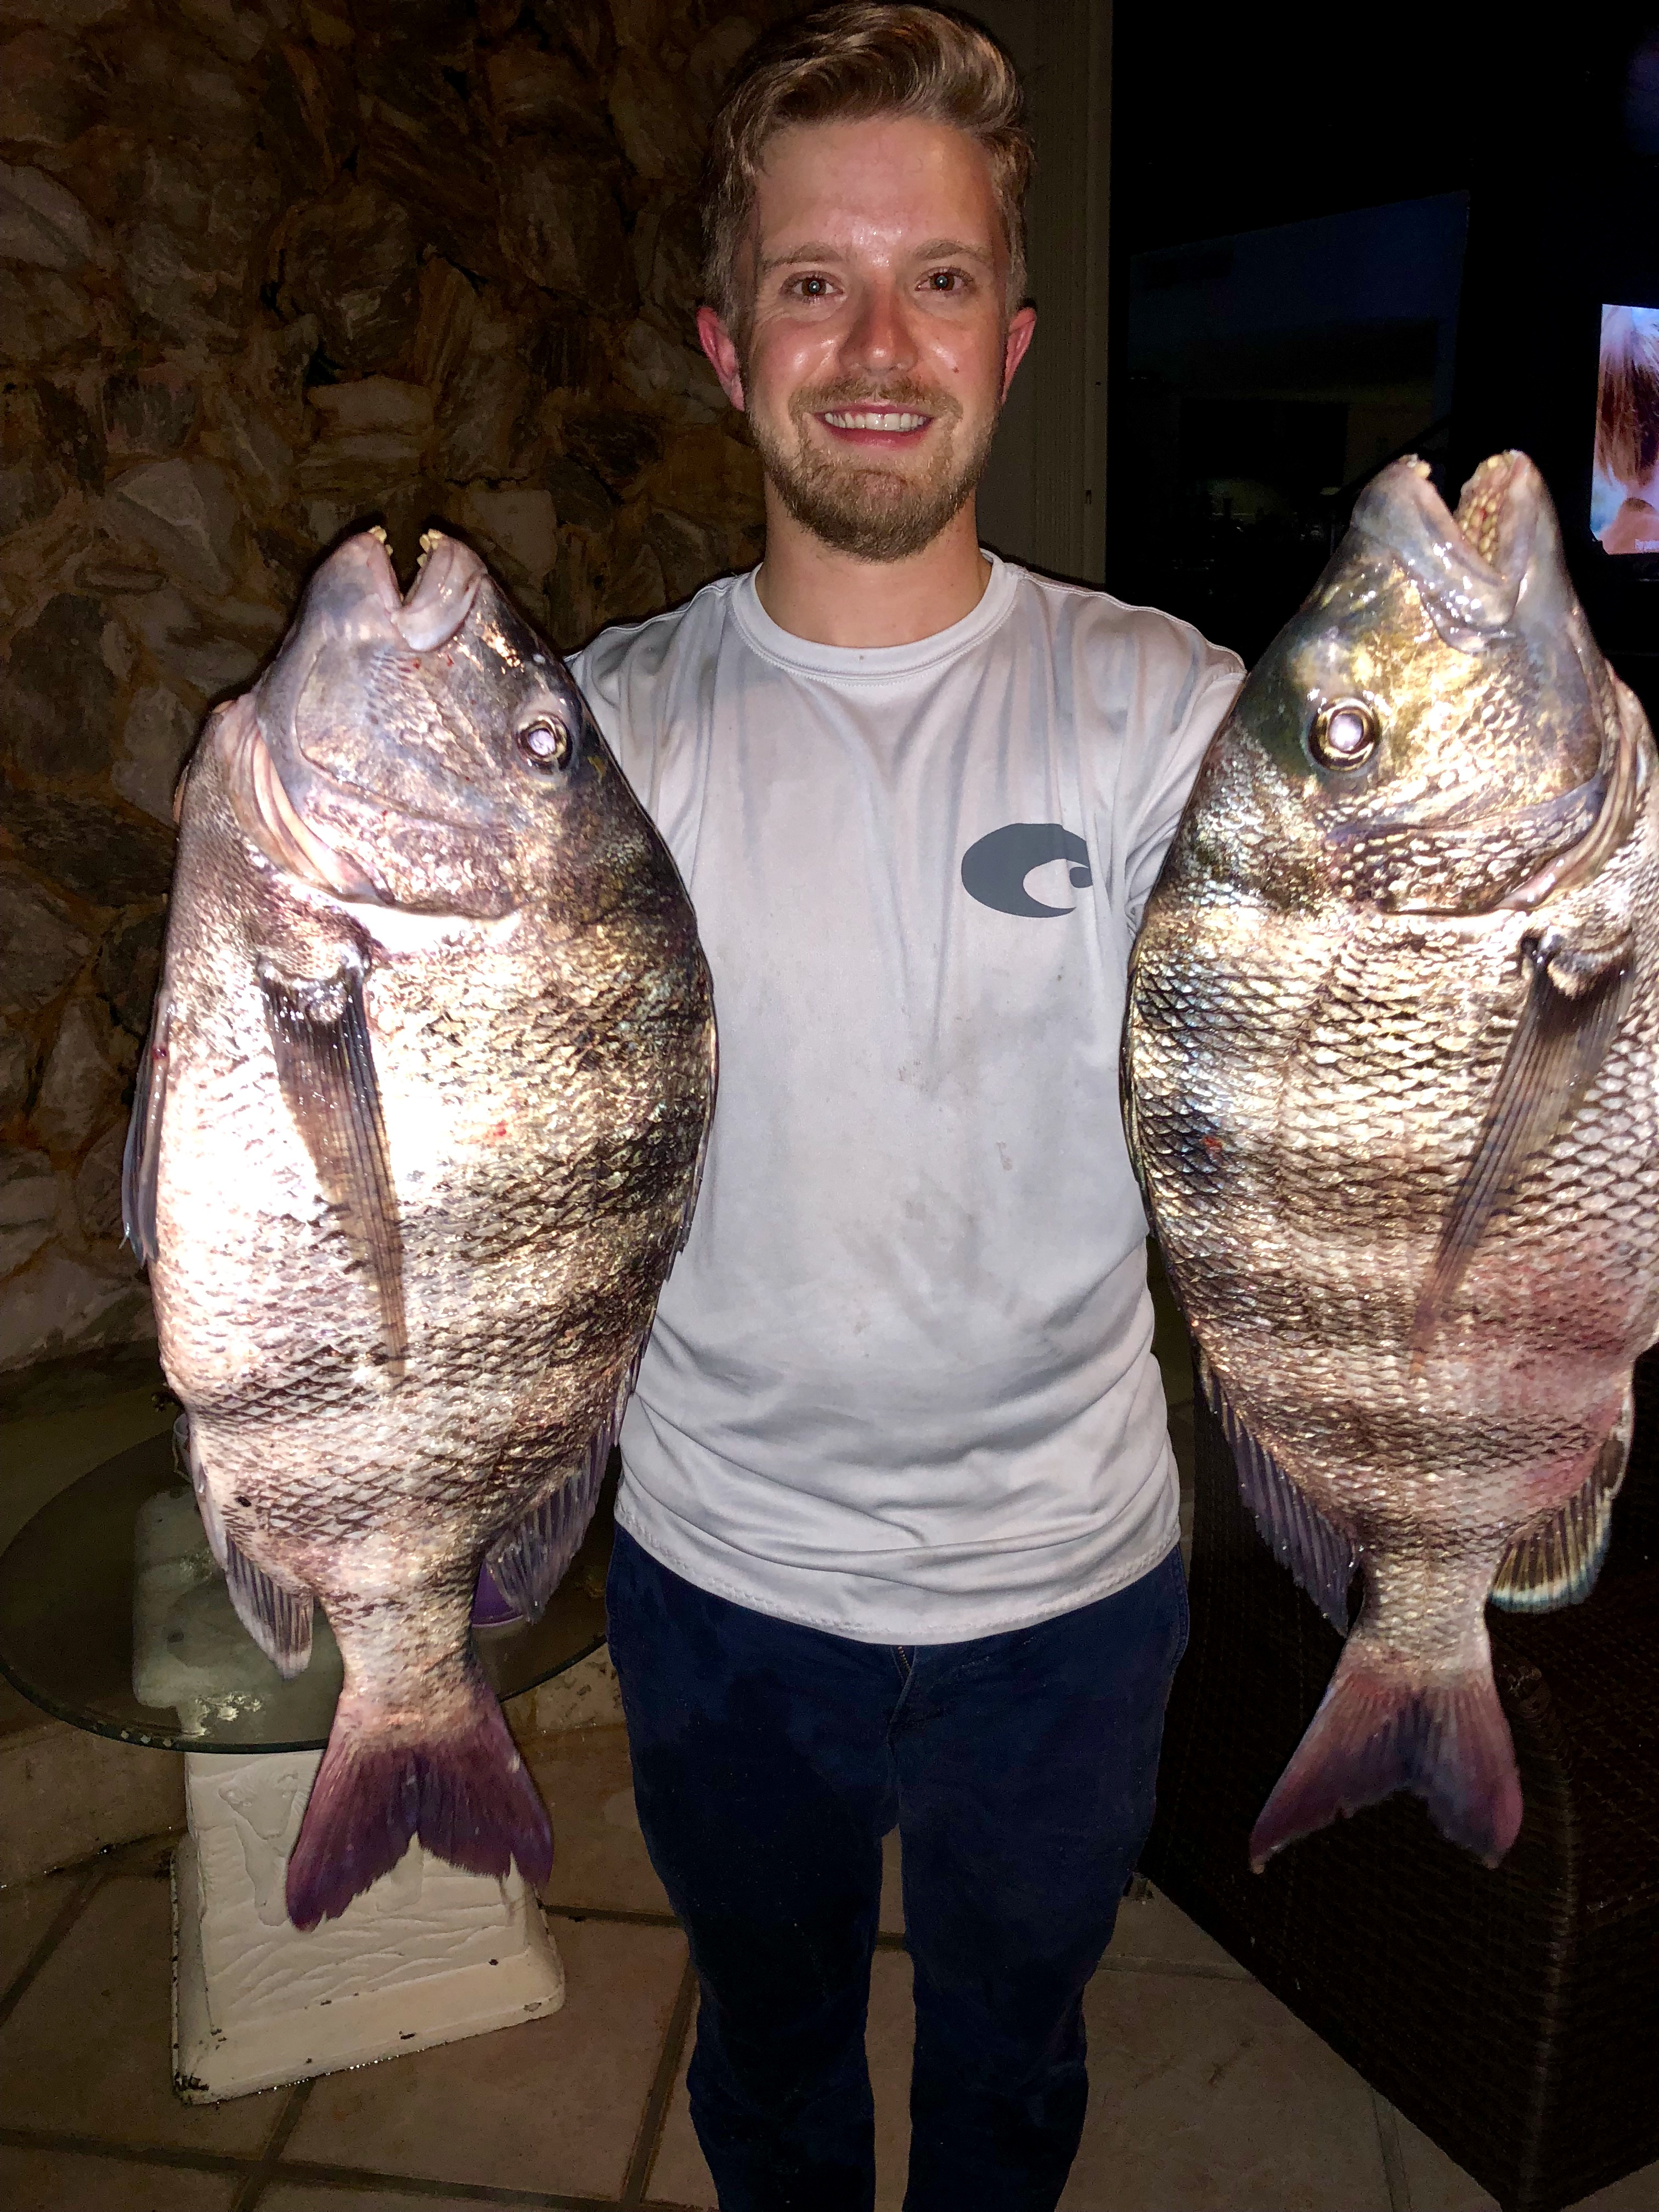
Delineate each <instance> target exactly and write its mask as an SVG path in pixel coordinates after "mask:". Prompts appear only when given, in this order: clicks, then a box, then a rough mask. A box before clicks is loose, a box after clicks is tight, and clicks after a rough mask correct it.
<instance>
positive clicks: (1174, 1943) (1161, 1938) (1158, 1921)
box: [1104, 1888, 1251, 1982]
mask: <svg viewBox="0 0 1659 2212" xmlns="http://www.w3.org/2000/svg"><path fill="white" fill-rule="evenodd" d="M1104 1963H1105V1966H1106V1968H1107V1970H1108V1971H1112V1970H1114V1969H1116V1968H1120V1967H1130V1968H1133V1967H1138V1966H1182V1967H1188V1968H1201V1969H1202V1970H1203V1971H1205V1972H1208V1973H1214V1974H1221V1975H1225V1977H1226V1978H1228V1979H1229V1980H1231V1981H1243V1982H1248V1981H1249V1979H1250V1978H1251V1976H1250V1972H1249V1968H1248V1967H1245V1966H1240V1965H1239V1963H1238V1961H1237V1959H1235V1958H1233V1957H1232V1956H1231V1954H1229V1953H1228V1952H1226V1951H1224V1950H1223V1949H1222V1948H1221V1946H1220V1944H1219V1943H1218V1942H1216V1941H1215V1938H1214V1937H1213V1936H1206V1934H1205V1933H1204V1930H1203V1929H1201V1928H1200V1926H1199V1925H1198V1923H1197V1922H1196V1921H1194V1920H1188V1917H1187V1916H1186V1914H1185V1913H1184V1912H1182V1911H1181V1909H1180V1907H1179V1906H1178V1905H1172V1904H1171V1903H1170V1899H1168V1898H1167V1897H1165V1896H1164V1894H1163V1893H1162V1892H1161V1891H1160V1890H1157V1889H1150V1888H1149V1893H1148V1894H1147V1895H1146V1897H1126V1898H1125V1899H1123V1901H1122V1903H1121V1905H1119V1906H1118V1908H1117V1926H1116V1927H1115V1929H1113V1931H1112V1946H1111V1948H1110V1950H1109V1951H1108V1952H1107V1954H1106V1958H1105V1961H1104Z"/></svg>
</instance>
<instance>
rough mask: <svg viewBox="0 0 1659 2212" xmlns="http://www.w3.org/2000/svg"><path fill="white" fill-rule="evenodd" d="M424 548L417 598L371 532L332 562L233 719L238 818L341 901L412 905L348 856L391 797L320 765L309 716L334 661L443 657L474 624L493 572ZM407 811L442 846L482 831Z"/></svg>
mask: <svg viewBox="0 0 1659 2212" xmlns="http://www.w3.org/2000/svg"><path fill="white" fill-rule="evenodd" d="M421 549H422V550H421V558H420V563H419V566H418V568H417V569H416V575H415V579H414V581H413V582H412V583H411V585H410V589H409V591H408V592H407V594H405V593H404V592H402V591H401V590H400V589H399V588H398V578H397V574H396V571H395V570H394V569H393V568H392V559H391V555H390V551H389V549H388V544H387V539H386V532H385V531H384V530H382V529H380V528H378V527H377V528H374V529H371V530H365V531H362V532H359V533H358V534H357V535H356V537H354V538H348V539H347V540H346V542H345V543H344V544H343V545H341V546H339V547H338V548H337V550H335V551H334V552H333V553H331V555H330V556H329V557H328V559H327V560H326V561H325V562H323V564H322V566H321V567H320V568H319V569H318V570H317V571H316V573H315V574H314V575H313V577H312V579H311V581H310V583H309V585H308V586H307V590H306V597H305V601H304V604H303V606H302V609H301V617H300V619H299V621H298V622H297V623H296V624H295V629H294V631H293V632H292V633H291V634H290V636H289V640H288V641H287V642H286V643H285V645H284V647H283V649H282V650H281V651H280V652H279V653H278V654H277V656H276V659H275V660H274V661H273V662H272V663H271V665H270V667H269V668H268V669H267V670H266V671H265V673H264V676H262V677H261V678H260V680H259V682H258V684H256V685H255V687H254V689H253V690H252V691H251V692H249V693H247V694H246V696H244V697H243V698H241V699H240V700H237V701H236V702H234V705H233V706H232V707H231V708H228V710H226V720H224V722H223V723H222V725H221V731H220V736H221V742H222V744H223V746H224V747H225V750H226V754H227V763H228V774H229V788H230V796H231V802H232V805H233V808H234V811H235V814H236V817H237V819H238V821H239V823H240V826H241V828H242V829H243V830H244V832H245V833H246V835H247V836H249V837H250V838H251V839H252V841H253V842H254V843H255V844H256V845H258V848H259V849H260V850H261V851H262V852H263V853H264V854H265V855H266V857H267V858H268V859H269V860H270V861H271V862H272V863H273V865H274V866H277V867H279V868H281V869H283V871H285V872H287V873H288V874H289V875H291V876H294V877H296V878H298V879H299V880H300V881H301V882H303V883H307V884H311V885H313V887H314V888H316V889H318V890H325V891H329V892H332V893H333V894H334V895H335V896H337V897H340V898H345V899H352V900H359V901H364V902H369V903H372V904H378V905H383V906H391V905H398V904H401V903H402V901H401V900H399V899H398V896H396V894H395V893H394V892H393V891H392V890H391V889H390V888H389V886H388V885H387V884H386V882H384V881H383V880H381V879H380V877H379V876H378V875H377V874H376V872H374V866H373V863H372V861H370V860H366V859H365V858H364V857H363V856H362V854H361V852H359V851H352V850H348V849H346V848H347V847H348V845H349V846H352V847H356V846H357V845H358V844H359V843H360V840H359V839H358V837H357V836H356V835H354V834H353V832H354V829H355V828H356V824H357V822H358V818H359V817H362V816H363V815H364V811H365V810H368V814H369V815H370V816H371V817H377V818H384V816H385V812H386V805H387V800H386V795H385V794H384V793H381V792H378V791H376V790H375V789H374V788H373V787H371V786H369V785H368V784H365V783H363V782H361V781H358V780H357V779H356V778H355V777H352V776H349V775H346V776H343V775H340V773H339V772H338V768H337V766H331V765H327V764H325V763H323V762H320V761H319V760H317V759H315V758H313V755H312V753H311V752H310V751H309V750H307V745H306V743H305V739H304V738H303V736H302V735H301V717H302V714H303V709H304V702H305V700H306V697H307V692H308V690H310V688H311V687H312V685H313V680H315V679H317V678H318V671H319V666H320V665H323V663H324V659H325V655H326V654H328V653H331V652H334V651H337V650H338V649H339V648H340V647H345V648H347V649H348V650H352V649H355V648H358V647H361V648H362V649H363V650H364V651H365V652H366V653H385V652H386V650H387V649H388V648H390V649H391V650H392V652H393V653H415V654H417V655H419V654H425V653H435V652H438V651H440V650H441V649H442V648H443V647H446V646H447V645H448V644H450V643H451V641H453V639H454V638H455V637H457V636H458V635H459V633H460V631H461V630H462V629H463V628H464V627H465V623H466V622H467V619H468V617H470V616H471V612H472V610H473V607H474V605H475V603H476V601H477V596H478V592H479V589H480V587H481V586H482V585H483V580H484V578H485V576H486V574H488V571H487V570H486V569H485V568H484V564H483V562H482V561H481V560H480V559H479V557H478V556H477V554H476V553H475V552H474V551H473V550H472V549H471V547H470V546H468V545H465V544H462V543H461V542H460V541H459V539H457V538H448V537H446V536H444V535H443V533H442V532H439V531H428V532H427V533H426V535H425V536H424V537H423V538H422V540H421ZM397 812H398V815H399V817H401V818H402V819H403V820H404V822H405V823H408V824H410V825H412V826H416V827H424V828H428V829H431V830H432V831H434V832H435V833H436V834H437V835H439V836H453V835H454V833H456V832H457V831H461V832H463V833H465V832H466V831H467V830H469V829H471V828H472V827H473V824H472V823H471V822H470V821H468V820H467V819H465V817H463V818H462V819H460V820H453V819H448V818H446V817H445V816H444V815H443V814H442V813H441V812H435V811H432V810H431V809H430V808H429V807H428V808H424V809H423V808H421V807H419V806H410V805H408V804H407V803H400V804H399V805H398V807H397Z"/></svg>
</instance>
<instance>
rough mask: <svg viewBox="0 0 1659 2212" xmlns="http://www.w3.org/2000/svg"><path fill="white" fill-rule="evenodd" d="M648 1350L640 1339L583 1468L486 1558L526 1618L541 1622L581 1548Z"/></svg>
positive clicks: (557, 1486) (501, 1586) (574, 1471)
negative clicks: (641, 1363)
mask: <svg viewBox="0 0 1659 2212" xmlns="http://www.w3.org/2000/svg"><path fill="white" fill-rule="evenodd" d="M644 1351H645V1340H644V1338H643V1337H641V1340H640V1341H639V1343H638V1345H637V1346H635V1350H634V1354H633V1357H632V1358H630V1359H629V1363H628V1364H627V1366H626V1367H625V1368H624V1369H623V1373H622V1379H621V1380H620V1382H619V1383H617V1392H616V1397H615V1400H614V1402H613V1403H612V1406H611V1411H610V1412H609V1413H608V1414H607V1415H606V1416H605V1419H604V1420H603V1421H602V1422H601V1423H600V1424H599V1427H598V1429H597V1430H596V1431H594V1433H593V1437H592V1440H591V1442H590V1443H589V1444H588V1447H587V1450H586V1454H585V1455H584V1456H583V1458H582V1460H581V1461H580V1464H579V1465H578V1466H576V1467H575V1468H572V1469H570V1470H569V1471H568V1472H567V1473H566V1474H564V1475H563V1476H562V1480H559V1481H557V1482H556V1483H555V1485H554V1486H553V1487H552V1488H551V1489H550V1490H548V1491H547V1492H544V1494H543V1496H542V1497H541V1498H539V1499H538V1501H537V1503H536V1504H534V1505H532V1508H531V1509H530V1511H529V1512H528V1513H527V1514H526V1516H525V1517H524V1519H523V1520H522V1521H520V1522H519V1524H518V1526H517V1527H516V1528H511V1529H509V1530H508V1531H507V1534H506V1535H505V1536H503V1537H502V1538H501V1541H499V1542H498V1543H497V1544H496V1545H495V1548H494V1549H493V1550H492V1551H490V1552H489V1553H486V1554H485V1565H487V1566H488V1567H489V1571H490V1573H491V1574H492V1575H493V1576H494V1577H495V1586H496V1588H497V1589H499V1590H500V1591H501V1595H503V1596H504V1597H505V1598H507V1600H508V1601H510V1602H511V1603H512V1605H513V1607H515V1608H516V1610H517V1611H518V1612H519V1613H521V1614H522V1615H523V1616H524V1618H525V1619H526V1620H540V1619H541V1617H542V1614H543V1613H544V1611H545V1610H546V1607H547V1601H548V1600H549V1598H550V1597H551V1596H552V1595H553V1593H554V1591H555V1590H556V1589H557V1588H558V1587H559V1584H560V1583H562V1581H563V1580H564V1577H565V1576H566V1575H567V1574H568V1571H569V1568H570V1562H571V1561H572V1560H573V1559H574V1558H575V1556H576V1554H577V1553H578V1552H579V1551H580V1549H581V1546H582V1539H583V1537H584V1536H586V1534H587V1531H588V1528H589V1525H590V1524H591V1522H592V1518H593V1509H594V1507H595V1506H596V1505H597V1504H599V1489H600V1486H601V1485H602V1484H603V1483H604V1481H605V1467H606V1464H607V1462H609V1460H610V1457H611V1446H612V1445H613V1444H614V1443H616V1441H617V1431H618V1430H619V1429H620V1428H621V1426H622V1418H623V1413H625V1412H626V1411H627V1408H628V1401H629V1396H630V1395H632V1392H633V1389H634V1383H635V1378H636V1377H637V1376H638V1374H639V1371H640V1360H641V1357H642V1355H643V1353H644Z"/></svg>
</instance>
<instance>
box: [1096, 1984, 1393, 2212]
mask: <svg viewBox="0 0 1659 2212" xmlns="http://www.w3.org/2000/svg"><path fill="white" fill-rule="evenodd" d="M1084 2005H1085V2017H1086V2019H1087V2021H1088V2026H1089V2114H1088V2118H1087V2121H1086V2122H1085V2127H1084V2134H1083V2142H1082V2144H1081V2146H1080V2148H1079V2152H1078V2157H1077V2163H1076V2165H1075V2166H1073V2169H1072V2177H1071V2179H1070V2181H1069V2182H1068V2183H1067V2184H1066V2191H1065V2194H1064V2195H1063V2197H1061V2199H1060V2204H1061V2207H1062V2208H1063V2212H1103V2208H1104V2207H1107V2206H1109V2207H1110V2208H1111V2212H1174V2208H1177V2207H1178V2208H1179V2212H1388V2204H1389V2194H1388V2186H1387V2182H1386V2179H1385V2176H1384V2173H1383V2155H1382V2149H1381V2147H1380V2145H1379V2143H1378V2141H1377V2134H1376V2119H1375V2116H1374V2114H1373V2112H1372V2108H1371V2100H1370V2091H1369V2090H1368V2089H1367V2087H1365V2084H1364V2081H1361V2080H1360V2078H1359V2076H1358V2074H1356V2073H1355V2072H1354V2071H1353V2069H1352V2068H1351V2067H1349V2066H1346V2065H1345V2064H1344V2063H1343V2062H1342V2061H1341V2059H1340V2058H1338V2057H1336V2056H1335V2054H1334V2052H1333V2051H1328V2050H1327V2049H1326V2047H1325V2045H1323V2044H1322V2042H1320V2040H1319V2039H1318V2038H1317V2037H1316V2035H1314V2034H1313V2033H1311V2032H1310V2030H1309V2029H1307V2028H1305V2027H1303V2025H1302V2023H1301V2022H1300V2021H1298V2020H1297V2019H1296V2018H1295V2017H1294V2016H1293V2015H1291V2013H1289V2012H1288V2011H1287V2010H1286V2009H1285V2007H1284V2006H1283V2005H1281V2004H1280V2003H1279V2001H1278V1999H1277V1998H1276V1997H1273V1996H1269V1994H1268V1993H1267V1990H1264V1989H1262V1988H1261V1985H1260V1984H1258V1983H1255V1982H1235V1981H1227V1980H1219V1979H1216V1980H1211V1979H1206V1978H1200V1977H1198V1976H1194V1975H1175V1974H1157V1973H1127V1974H1121V1973H1103V1974H1097V1975H1096V1976H1095V1978H1094V1980H1093V1981H1092V1982H1091V1984H1089V1990H1088V1994H1087V1996H1086V1997H1085V2000H1084Z"/></svg>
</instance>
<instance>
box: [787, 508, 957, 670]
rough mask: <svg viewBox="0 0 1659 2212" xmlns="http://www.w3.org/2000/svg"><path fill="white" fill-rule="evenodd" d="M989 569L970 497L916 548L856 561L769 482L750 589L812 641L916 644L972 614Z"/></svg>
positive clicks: (794, 632)
mask: <svg viewBox="0 0 1659 2212" xmlns="http://www.w3.org/2000/svg"><path fill="white" fill-rule="evenodd" d="M990 574H991V571H990V568H989V567H988V566H987V562H986V560H985V556H983V554H981V551H980V550H979V540H978V538H977V535H976V533H975V521H974V502H973V501H972V500H971V499H970V500H969V502H968V504H967V505H966V507H963V510H962V512H961V513H959V514H958V515H957V517H956V519H955V520H954V521H952V522H950V523H947V524H946V525H945V528H944V529H943V530H942V531H941V532H939V536H938V537H937V538H934V540H933V543H932V544H931V545H925V546H924V547H923V548H922V550H921V552H920V553H914V554H912V555H911V556H909V557H908V559H907V560H903V561H861V560H860V559H858V558H857V556H855V555H854V554H851V553H843V552H842V551H840V550H838V549H837V548H836V547H835V546H833V545H826V544H824V542H823V539H822V538H815V537H814V536H813V535H812V533H811V532H810V531H809V530H806V529H804V528H803V527H802V526H801V525H800V524H799V522H797V521H796V520H795V519H794V517H793V515H792V514H790V513H788V511H787V509H786V508H785V507H784V506H783V504H782V502H781V501H780V500H779V499H778V497H777V495H775V492H774V491H773V489H772V487H771V485H770V484H768V485H767V487H766V558H765V560H764V562H763V563H762V565H761V568H760V572H759V574H758V575H757V577H756V579H755V589H756V591H757V593H758V594H759V598H760V603H761V605H762V606H763V607H764V608H765V610H766V611H767V613H768V614H769V615H770V616H771V617H772V619H773V621H774V622H775V623H776V624H777V625H778V627H779V629H787V631H788V632H789V633H790V635H792V636H793V637H799V638H805V639H806V640H807V641H808V642H809V643H811V644H813V645H842V646H852V647H860V646H863V647H872V646H881V645H914V644H915V643H916V642H917V641H919V640H920V639H921V638H924V637H934V636H937V635H938V634H939V631H940V630H942V629H950V627H951V623H959V622H960V621H961V620H962V619H963V616H964V615H969V614H971V613H972V612H973V611H974V609H975V607H976V606H977V605H979V603H980V599H981V597H982V595H983V593H984V590H985V586H986V585H987V582H988V581H989V580H990Z"/></svg>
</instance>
